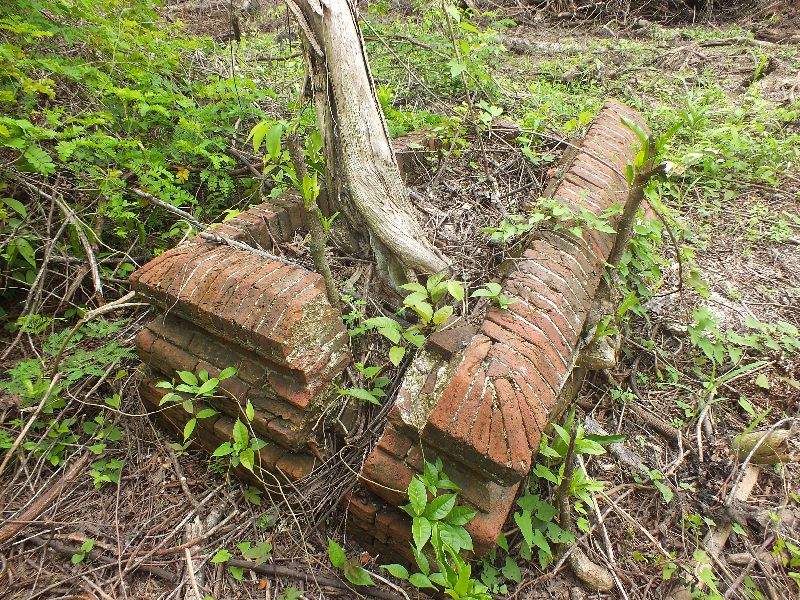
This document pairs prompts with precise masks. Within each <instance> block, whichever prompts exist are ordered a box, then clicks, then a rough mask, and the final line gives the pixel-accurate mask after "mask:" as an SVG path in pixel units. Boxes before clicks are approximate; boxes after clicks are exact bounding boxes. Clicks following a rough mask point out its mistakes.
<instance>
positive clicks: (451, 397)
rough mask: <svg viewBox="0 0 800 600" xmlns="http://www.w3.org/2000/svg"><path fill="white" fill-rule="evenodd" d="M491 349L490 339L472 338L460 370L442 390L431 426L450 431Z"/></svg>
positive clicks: (433, 413)
mask: <svg viewBox="0 0 800 600" xmlns="http://www.w3.org/2000/svg"><path fill="white" fill-rule="evenodd" d="M490 347H491V340H490V339H489V338H487V337H485V336H480V335H476V336H475V337H473V338H472V341H471V342H470V344H469V346H467V348H466V349H465V350H464V353H463V356H462V358H461V361H460V363H459V366H458V368H457V369H456V370H455V372H454V373H453V375H452V377H451V378H450V381H449V382H448V383H447V385H446V387H445V388H444V389H443V390H442V393H441V395H440V397H439V399H438V401H437V402H436V405H435V407H434V409H433V411H432V412H431V415H430V417H429V424H430V425H431V426H433V427H435V428H437V429H439V430H440V431H447V430H448V428H449V425H450V422H451V421H453V420H454V417H455V416H456V415H457V414H458V412H459V410H460V409H461V407H462V405H463V404H464V401H465V399H466V397H467V393H468V392H469V390H470V388H471V387H472V385H473V380H474V378H475V375H476V373H477V372H478V369H479V367H480V363H481V361H483V359H484V358H486V355H487V354H488V353H489V348H490ZM473 414H474V413H473Z"/></svg>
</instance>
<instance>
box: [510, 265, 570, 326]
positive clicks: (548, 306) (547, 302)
mask: <svg viewBox="0 0 800 600" xmlns="http://www.w3.org/2000/svg"><path fill="white" fill-rule="evenodd" d="M505 289H506V290H508V293H510V294H513V295H514V296H515V297H519V298H525V302H526V303H527V304H528V305H529V306H530V307H531V309H538V310H540V311H542V315H544V316H546V317H547V318H548V319H549V320H550V321H551V322H552V323H553V324H554V326H555V322H556V320H557V321H558V322H559V323H561V320H560V319H559V318H558V317H561V319H563V323H564V324H565V327H566V329H562V331H564V332H569V333H570V334H571V335H574V336H577V335H578V334H579V333H580V331H581V328H582V326H583V318H582V316H581V315H579V314H578V313H577V312H576V310H575V308H574V307H573V306H572V305H571V304H569V303H567V302H558V303H556V302H555V301H553V300H552V299H551V298H549V297H547V296H546V295H545V294H543V293H542V292H541V291H540V290H539V288H537V287H535V283H534V281H533V279H532V278H530V277H528V276H526V275H524V274H520V273H514V274H513V275H512V276H511V277H509V278H508V279H507V280H506V283H505ZM522 308H525V307H522ZM517 312H525V311H517ZM553 315H557V317H556V319H555V320H554V319H553Z"/></svg>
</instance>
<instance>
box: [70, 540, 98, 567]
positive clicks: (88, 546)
mask: <svg viewBox="0 0 800 600" xmlns="http://www.w3.org/2000/svg"><path fill="white" fill-rule="evenodd" d="M92 548H94V540H93V539H92V538H89V539H87V540H86V541H85V542H83V544H81V547H80V549H79V550H78V551H77V552H76V553H75V554H73V555H72V558H71V559H70V560H71V562H72V564H73V565H77V564H78V563H81V562H83V561H84V560H86V556H87V555H88V554H89V552H91V551H92Z"/></svg>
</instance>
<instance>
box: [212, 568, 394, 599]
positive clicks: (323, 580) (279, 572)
mask: <svg viewBox="0 0 800 600" xmlns="http://www.w3.org/2000/svg"><path fill="white" fill-rule="evenodd" d="M226 564H227V565H229V566H231V567H239V568H240V569H248V570H250V571H253V572H254V573H259V574H261V575H269V576H271V577H292V578H294V579H301V580H303V581H305V582H307V583H316V584H317V585H321V586H327V587H332V588H336V589H339V590H349V589H351V588H350V587H349V586H348V585H347V584H345V583H344V582H342V581H340V580H339V579H335V578H333V577H321V576H319V575H314V574H310V573H305V572H303V571H300V570H298V569H295V568H292V567H288V566H285V565H267V564H263V565H259V564H256V563H255V562H253V561H250V560H241V559H238V558H232V559H231V560H229V561H228V562H227V563H226ZM358 591H359V593H361V594H365V595H368V596H372V597H373V598H380V599H382V600H400V596H398V595H397V594H392V593H389V592H385V591H383V590H381V589H378V588H375V587H367V586H364V587H362V586H359V588H358Z"/></svg>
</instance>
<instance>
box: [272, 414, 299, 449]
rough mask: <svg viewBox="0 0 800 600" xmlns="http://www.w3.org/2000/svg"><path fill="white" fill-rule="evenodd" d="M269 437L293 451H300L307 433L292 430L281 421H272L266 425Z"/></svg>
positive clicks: (286, 423)
mask: <svg viewBox="0 0 800 600" xmlns="http://www.w3.org/2000/svg"><path fill="white" fill-rule="evenodd" d="M267 431H268V432H269V437H270V438H272V439H273V440H275V441H276V442H278V443H279V444H282V445H284V446H286V447H287V448H291V449H294V450H298V449H300V448H301V447H302V446H304V445H305V443H306V441H307V440H308V432H307V431H303V430H302V429H300V430H298V429H294V428H293V427H292V426H291V424H290V423H289V422H288V421H284V420H283V419H272V420H271V421H270V422H269V423H267Z"/></svg>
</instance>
